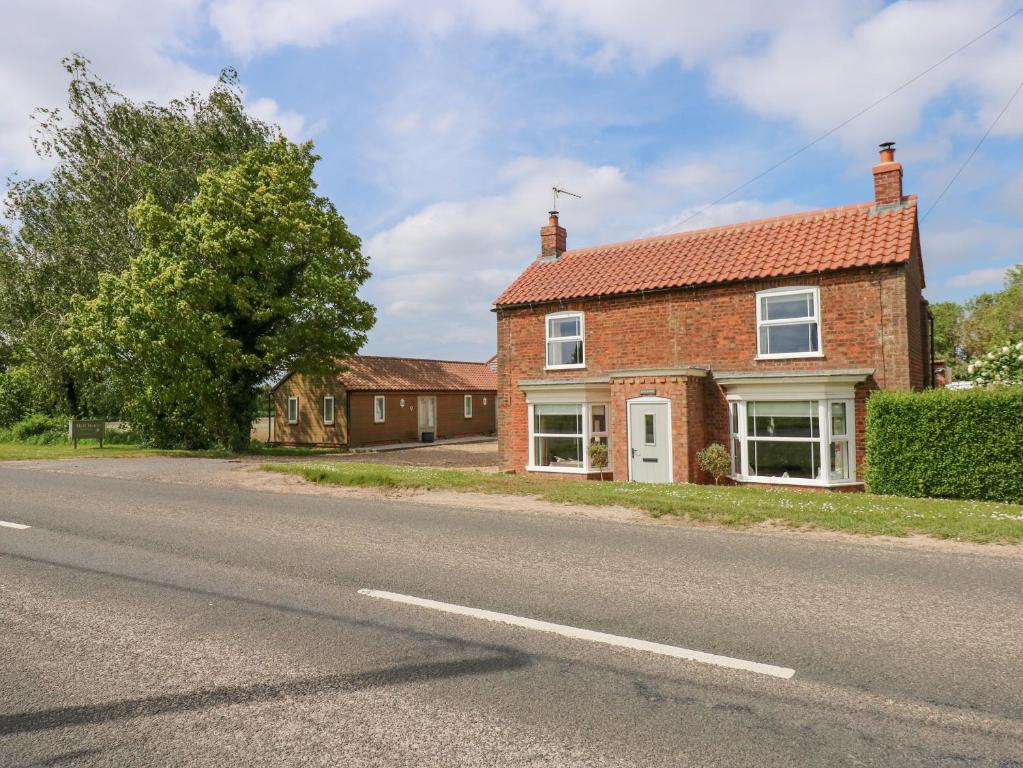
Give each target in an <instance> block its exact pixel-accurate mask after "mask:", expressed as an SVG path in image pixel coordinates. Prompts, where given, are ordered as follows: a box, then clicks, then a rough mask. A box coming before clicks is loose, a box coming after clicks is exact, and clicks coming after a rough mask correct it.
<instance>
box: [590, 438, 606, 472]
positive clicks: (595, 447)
mask: <svg viewBox="0 0 1023 768" xmlns="http://www.w3.org/2000/svg"><path fill="white" fill-rule="evenodd" d="M589 451H590V466H591V467H593V468H594V469H606V468H607V444H606V443H601V442H599V441H597V440H594V441H592V442H591V443H590V449H589Z"/></svg>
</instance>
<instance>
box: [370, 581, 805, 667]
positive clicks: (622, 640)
mask: <svg viewBox="0 0 1023 768" xmlns="http://www.w3.org/2000/svg"><path fill="white" fill-rule="evenodd" d="M359 594H360V595H366V596H367V597H376V598H379V599H381V600H391V601H392V602H395V603H406V604H408V605H416V606H419V607H420V608H431V609H433V610H435V611H443V612H444V613H454V614H457V615H459V616H471V617H473V618H475V619H483V620H484V621H496V622H499V623H501V624H511V625H512V626H515V627H525V628H526V629H534V630H536V631H537V632H550V633H552V634H555V635H562V636H563V637H570V638H573V639H575V640H589V641H590V642H593V643H604V644H605V645H615V646H618V647H620V648H631V649H633V650H636V651H647V652H649V653H657V654H660V655H662V656H673V657H675V658H677V659H687V660H689V661H698V662H700V663H702V664H713V665H714V666H717V667H727V668H728V669H741V670H744V671H746V672H755V673H757V674H760V675H770V676H771V677H780V678H782V679H784V680H788V679H789V678H790V677H792V676H793V675H794V674H796V671H795V670H794V669H789V668H788V667H776V666H774V665H773V664H763V663H761V662H759V661H746V660H745V659H734V658H732V657H731V656H718V655H717V654H714V653H705V652H703V651H691V650H689V649H688V648H680V647H679V646H676V645H664V644H663V643H651V642H649V641H648V640H636V639H634V638H631V637H622V636H621V635H609V634H607V633H606V632H594V631H593V630H592V629H579V628H577V627H569V626H566V625H564V624H552V623H551V622H549V621H538V620H536V619H527V618H524V617H522V616H513V615H511V614H510V613H497V612H496V611H484V610H482V609H480V608H468V607H466V606H463V605H455V604H454V603H442V602H439V601H437V600H428V599H426V598H423V597H412V596H411V595H402V594H398V593H397V592H385V591H383V590H380V589H360V590H359Z"/></svg>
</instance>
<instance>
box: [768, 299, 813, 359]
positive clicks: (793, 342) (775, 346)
mask: <svg viewBox="0 0 1023 768" xmlns="http://www.w3.org/2000/svg"><path fill="white" fill-rule="evenodd" d="M820 355H821V325H820V290H819V289H818V288H773V289H771V290H767V291H760V292H759V293H757V356H758V357H761V358H772V357H777V358H782V357H819V356H820Z"/></svg>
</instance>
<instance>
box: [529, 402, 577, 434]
mask: <svg viewBox="0 0 1023 768" xmlns="http://www.w3.org/2000/svg"><path fill="white" fill-rule="evenodd" d="M533 431H534V432H536V433H545V434H555V435H582V433H583V407H582V406H581V405H537V406H534V410H533Z"/></svg>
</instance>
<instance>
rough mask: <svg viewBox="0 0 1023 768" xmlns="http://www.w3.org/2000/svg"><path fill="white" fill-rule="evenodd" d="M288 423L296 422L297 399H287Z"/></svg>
mask: <svg viewBox="0 0 1023 768" xmlns="http://www.w3.org/2000/svg"><path fill="white" fill-rule="evenodd" d="M288 421H290V422H292V423H295V422H297V421H298V398H297V397H289V398H288Z"/></svg>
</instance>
